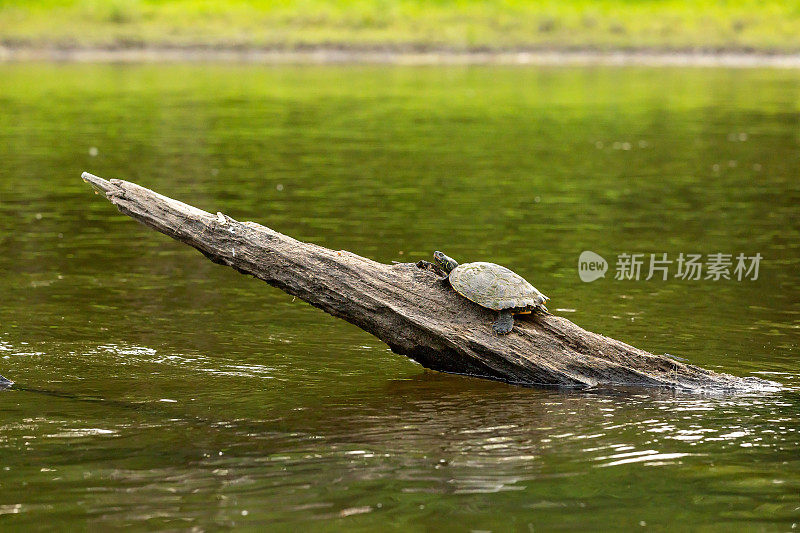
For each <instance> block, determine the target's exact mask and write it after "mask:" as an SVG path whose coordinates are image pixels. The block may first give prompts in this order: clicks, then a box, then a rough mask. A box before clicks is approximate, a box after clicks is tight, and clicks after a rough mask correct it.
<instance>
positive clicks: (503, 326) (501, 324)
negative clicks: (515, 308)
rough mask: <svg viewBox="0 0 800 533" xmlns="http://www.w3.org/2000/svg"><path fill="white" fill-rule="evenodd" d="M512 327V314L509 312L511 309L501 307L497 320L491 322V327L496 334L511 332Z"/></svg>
mask: <svg viewBox="0 0 800 533" xmlns="http://www.w3.org/2000/svg"><path fill="white" fill-rule="evenodd" d="M513 327H514V315H513V314H511V311H510V310H508V309H503V310H502V311H500V316H499V317H498V318H497V322H495V323H494V324H492V329H493V330H494V332H495V333H497V334H498V335H508V334H509V333H511V329H512V328H513Z"/></svg>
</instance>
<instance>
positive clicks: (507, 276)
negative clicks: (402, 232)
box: [424, 250, 550, 335]
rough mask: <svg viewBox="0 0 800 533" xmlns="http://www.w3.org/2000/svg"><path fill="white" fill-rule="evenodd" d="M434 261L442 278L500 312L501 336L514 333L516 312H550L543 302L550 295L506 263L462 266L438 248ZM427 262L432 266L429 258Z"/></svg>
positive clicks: (496, 326)
mask: <svg viewBox="0 0 800 533" xmlns="http://www.w3.org/2000/svg"><path fill="white" fill-rule="evenodd" d="M433 260H434V265H433V266H434V269H436V270H441V271H443V273H444V277H443V278H440V279H441V280H442V281H444V282H447V283H449V284H450V286H452V287H453V289H455V291H456V292H457V293H458V294H460V295H461V296H463V297H464V298H466V299H468V300H471V301H473V302H475V303H476V304H478V305H480V306H481V307H486V308H487V309H492V310H493V311H498V314H499V316H498V318H497V321H496V322H495V323H494V324H493V325H492V329H494V331H495V333H497V334H498V335H507V334H508V333H511V330H512V328H513V327H514V315H515V314H527V313H531V312H533V311H537V310H542V311H544V312H548V311H547V307H545V305H544V304H545V302H546V301H547V300H549V299H550V298H548V297H547V296H545V295H544V294H542V293H541V292H539V291H538V289H536V287H534V286H533V285H531V284H530V283H528V282H527V281H526V280H525V278H523V277H522V276H520V275H519V274H517V273H516V272H514V271H512V270H510V269H508V268H506V267H504V266H501V265H498V264H495V263H485V262H483V261H480V262H476V263H463V264H460V265H459V264H458V263H457V262H456V261H455V260H454V259H453V258H451V257H448V256H446V255H445V254H443V253H442V252H440V251H438V250H437V251H436V252H434V253H433ZM424 263H427V264H428V265H430V263H428V262H427V261H424Z"/></svg>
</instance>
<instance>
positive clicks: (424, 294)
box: [82, 172, 779, 392]
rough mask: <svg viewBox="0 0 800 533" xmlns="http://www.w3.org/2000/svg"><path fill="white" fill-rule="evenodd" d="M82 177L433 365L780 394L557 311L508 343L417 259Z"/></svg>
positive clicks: (189, 239)
mask: <svg viewBox="0 0 800 533" xmlns="http://www.w3.org/2000/svg"><path fill="white" fill-rule="evenodd" d="M82 178H83V179H84V180H85V181H87V182H88V183H90V184H91V185H92V186H93V187H94V188H95V189H96V190H97V191H99V192H102V193H104V194H105V196H106V198H107V199H108V200H109V201H110V202H111V203H112V204H114V205H115V206H116V207H117V208H118V209H119V210H120V211H121V212H122V213H124V214H126V215H128V216H130V217H132V218H134V219H136V220H138V221H139V222H141V223H142V224H144V225H145V226H148V227H150V228H153V229H155V230H157V231H159V232H161V233H163V234H165V235H167V236H169V237H172V238H173V239H176V240H178V241H180V242H183V243H185V244H188V245H189V246H192V247H193V248H196V249H197V250H199V251H200V252H201V253H202V254H203V255H205V256H206V257H207V258H208V259H210V260H211V261H213V262H215V263H218V264H221V265H227V266H230V267H233V268H235V269H236V270H238V271H239V272H241V273H243V274H249V275H251V276H254V277H256V278H258V279H260V280H263V281H265V282H267V283H269V284H270V285H272V286H274V287H277V288H279V289H281V290H282V291H284V292H287V293H288V294H291V295H293V296H296V297H298V298H301V299H303V300H305V301H306V302H308V303H310V304H311V305H313V306H314V307H318V308H319V309H322V310H323V311H325V312H326V313H330V314H331V315H333V316H336V317H339V318H342V319H344V320H346V321H348V322H350V323H351V324H354V325H356V326H358V327H359V328H361V329H363V330H364V331H367V332H368V333H371V334H372V335H374V336H376V337H377V338H379V339H380V340H382V341H383V342H385V343H386V344H387V345H389V347H390V348H391V350H392V351H393V352H395V353H398V354H402V355H405V356H408V357H409V358H411V359H413V360H414V361H416V362H418V363H419V364H421V365H422V366H424V367H426V368H430V369H433V370H437V371H441V372H448V373H453V374H464V375H468V376H475V377H480V378H487V379H493V380H499V381H504V382H507V383H512V384H517V385H526V386H558V387H581V388H584V387H604V386H613V387H619V386H622V387H628V386H630V387H661V388H671V389H681V390H685V391H692V392H720V391H728V392H738V391H753V390H766V389H774V388H776V387H779V385H778V384H777V383H774V382H770V381H767V380H763V379H759V378H755V377H744V378H742V377H736V376H732V375H729V374H724V373H718V372H714V371H711V370H706V369H703V368H700V367H698V366H694V365H691V364H685V363H682V362H680V361H676V360H674V359H672V358H670V357H667V356H661V355H654V354H651V353H648V352H646V351H644V350H640V349H638V348H634V347H633V346H629V345H628V344H625V343H623V342H620V341H617V340H614V339H611V338H609V337H605V336H603V335H598V334H596V333H592V332H589V331H586V330H584V329H581V328H580V327H578V326H576V325H575V324H573V323H572V322H570V321H569V320H567V319H566V318H563V317H560V316H555V315H552V314H549V313H536V314H533V315H527V318H523V316H520V317H518V320H517V321H516V323H515V327H514V330H513V331H512V333H511V334H509V335H506V336H498V335H496V334H495V333H494V332H493V331H492V328H491V324H492V322H493V321H494V320H495V318H496V316H495V313H494V312H492V311H489V310H487V309H484V308H482V307H480V306H478V305H476V304H474V303H472V302H470V301H468V300H466V299H465V298H463V297H462V296H459V295H458V294H457V293H456V292H455V291H453V290H452V289H450V288H448V287H447V286H446V285H445V284H443V283H442V282H440V281H439V280H438V278H437V276H436V275H435V274H434V273H433V272H431V271H429V270H428V269H426V268H422V267H420V266H417V264H415V263H395V264H382V263H378V262H375V261H372V260H370V259H367V258H365V257H361V256H359V255H356V254H354V253H351V252H348V251H345V250H338V251H337V250H330V249H328V248H324V247H322V246H318V245H315V244H312V243H306V242H301V241H298V240H295V239H293V238H291V237H289V236H287V235H283V234H281V233H279V232H277V231H275V230H272V229H270V228H267V227H265V226H262V225H260V224H256V223H254V222H239V221H237V220H234V219H233V218H231V217H229V216H227V215H224V214H222V213H216V214H211V213H208V212H206V211H203V210H201V209H198V208H196V207H193V206H190V205H187V204H185V203H182V202H179V201H177V200H173V199H171V198H167V197H166V196H162V195H161V194H158V193H156V192H154V191H151V190H149V189H146V188H144V187H141V186H139V185H137V184H135V183H131V182H128V181H124V180H117V179H112V180H105V179H103V178H100V177H98V176H94V175H92V174H89V173H86V172H84V173H83V175H82Z"/></svg>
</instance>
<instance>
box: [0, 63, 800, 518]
mask: <svg viewBox="0 0 800 533" xmlns="http://www.w3.org/2000/svg"><path fill="white" fill-rule="evenodd" d="M799 112H800V72H797V71H781V70H764V71H761V70H705V69H632V68H619V69H618V68H578V69H558V68H525V69H518V68H496V67H480V68H410V67H403V68H397V67H280V68H270V67H261V66H221V65H213V66H199V65H196V66H189V65H158V66H117V65H105V66H95V65H14V64H6V65H2V66H0V162H1V163H2V164H1V165H0V274H1V275H0V374H2V375H4V376H6V377H8V378H10V379H13V380H14V381H15V382H16V386H15V388H12V389H10V390H7V391H5V392H0V468H2V470H0V528H2V529H11V528H14V529H18V530H26V531H27V530H32V529H49V528H53V527H56V528H59V529H76V528H77V529H90V530H105V529H109V528H119V527H123V526H130V525H134V526H137V527H138V528H145V527H146V528H169V529H184V528H186V529H188V528H198V529H200V530H214V529H219V528H229V527H237V528H250V529H253V530H255V529H263V528H265V527H267V526H269V527H271V528H273V529H276V530H286V531H294V530H304V529H309V528H311V529H313V530H338V529H348V530H349V529H355V530H398V531H409V530H410V531H437V530H453V531H469V530H492V531H525V532H527V531H541V530H553V529H558V530H561V529H563V530H575V531H587V530H597V529H605V528H614V529H626V530H627V529H636V530H639V529H647V528H651V529H656V530H664V529H681V530H705V531H731V530H732V529H736V530H745V531H789V530H791V529H792V528H795V527H800V525H796V524H800V394H798V391H800V362H799V360H798V356H800V348H798V338H799V337H800V282H799V281H798V272H799V271H800V249H799V248H798V246H799V244H798V243H799V242H800V216H798V215H800V213H799V212H798V210H799V207H798V206H800V179H798V176H800V113H799ZM84 170H88V171H90V172H93V173H95V174H98V175H100V176H103V177H106V178H112V177H118V178H124V179H129V180H132V181H136V182H138V183H141V184H142V185H145V186H147V187H150V188H153V189H156V190H158V191H159V192H162V193H164V194H167V195H169V196H172V197H176V198H179V199H181V200H183V201H186V202H189V203H192V204H194V205H197V206H199V207H201V208H204V209H206V210H209V211H212V212H215V211H217V210H220V211H224V212H226V213H228V214H230V215H231V216H233V217H235V218H237V219H240V220H247V219H250V220H255V221H258V222H260V223H263V224H265V225H268V226H270V227H272V228H275V229H277V230H279V231H282V232H285V233H288V234H290V235H292V236H294V237H297V238H299V239H303V240H307V241H312V242H315V243H318V244H322V245H324V246H328V247H331V248H335V249H340V248H343V249H349V250H352V251H354V252H356V253H359V254H362V255H366V256H369V257H371V258H374V259H377V260H380V261H387V262H388V261H392V260H398V261H406V260H417V259H422V258H425V259H428V258H429V256H430V253H431V252H432V250H434V249H443V250H445V251H446V252H448V253H449V254H450V255H452V256H453V257H455V258H456V259H458V260H490V261H495V262H499V263H503V264H506V265H507V266H509V267H511V268H513V269H514V270H516V271H518V272H519V273H521V274H523V275H524V276H525V277H527V278H528V279H530V280H531V281H532V282H533V283H534V284H535V285H537V286H538V287H539V288H540V289H541V290H542V291H543V292H545V294H547V295H549V296H550V297H551V298H552V300H551V304H552V305H551V309H552V310H553V311H554V312H555V313H556V314H561V315H563V316H567V317H568V318H569V319H571V320H573V321H574V322H576V323H578V324H580V325H582V326H583V327H586V328H587V329H590V330H593V331H598V332H601V333H604V334H606V335H610V336H613V337H615V338H619V339H621V340H624V341H626V342H629V343H631V344H634V345H636V346H639V347H642V348H645V349H647V350H650V351H652V352H656V353H663V352H669V353H671V354H675V355H679V356H681V357H685V358H687V359H688V360H689V361H690V362H692V363H695V364H699V365H702V366H705V367H709V368H713V369H716V370H721V371H724V372H729V373H733V374H737V375H743V376H744V375H756V376H759V377H765V378H769V379H774V380H777V381H779V382H781V383H783V384H784V385H785V386H786V387H785V388H784V389H783V390H782V391H780V392H776V393H770V394H760V395H757V396H755V395H752V396H748V395H743V396H717V397H699V396H690V395H683V394H675V393H671V392H653V391H646V390H641V391H628V392H625V393H621V392H604V391H589V392H580V393H579V392H567V391H559V390H539V389H523V388H516V387H512V386H509V385H505V384H502V383H494V382H487V381H481V380H477V379H470V378H463V377H457V376H447V375H441V374H436V373H433V372H429V371H426V370H424V369H423V368H421V367H419V366H418V365H416V364H414V363H413V362H411V361H409V360H407V359H406V358H404V357H403V356H399V355H396V354H393V353H391V352H390V351H389V350H388V349H387V347H386V346H385V345H383V344H382V343H381V342H379V341H377V340H376V339H374V338H372V337H370V336H369V335H367V334H366V333H364V332H362V331H360V330H359V329H357V328H355V327H354V326H351V325H349V324H347V323H344V322H342V321H338V320H336V319H334V318H332V317H330V316H328V315H325V314H324V313H322V312H321V311H319V310H316V309H314V308H312V307H310V306H309V305H307V304H305V303H303V302H301V301H299V300H297V301H295V300H293V299H292V298H291V297H289V296H287V295H285V294H283V293H281V292H280V291H278V290H277V289H273V288H271V287H269V286H267V285H265V284H263V283H261V282H259V281H256V280H254V279H252V278H247V277H243V276H241V275H239V274H237V273H235V272H234V271H232V270H230V269H226V268H223V267H220V266H217V265H214V264H212V263H210V262H209V261H207V260H206V259H205V258H203V257H202V256H201V255H200V254H198V253H197V252H195V251H193V250H191V249H189V248H187V247H185V246H183V245H180V244H179V243H176V242H174V241H172V240H170V239H168V238H167V237H165V236H163V235H160V234H157V233H155V232H152V231H150V230H147V229H145V228H144V227H142V226H140V225H138V224H136V223H135V222H133V221H131V220H130V219H128V218H126V217H124V216H122V215H120V214H119V213H117V212H116V210H115V209H113V208H112V207H111V206H110V205H109V204H108V202H105V201H104V200H102V199H101V198H100V197H98V196H93V195H92V194H90V193H91V189H90V188H89V187H88V186H87V185H86V184H85V183H83V182H82V181H81V180H80V179H79V176H80V173H81V172H82V171H84ZM584 250H592V251H594V252H596V253H598V254H600V255H602V256H603V257H605V258H606V259H607V260H608V261H609V272H608V273H607V275H606V277H605V278H603V279H600V280H597V281H595V282H593V283H583V282H581V281H580V279H579V278H578V271H577V261H578V255H579V254H580V253H581V252H582V251H584ZM717 252H722V253H730V254H734V255H736V254H738V253H745V254H747V255H748V256H750V255H754V254H756V253H760V254H761V255H762V256H763V260H762V261H761V263H760V273H759V277H758V279H757V280H742V281H737V280H736V279H732V280H721V281H712V280H699V281H689V280H681V279H675V278H674V277H671V278H670V279H669V280H668V281H661V280H656V279H651V280H650V281H644V280H640V281H618V280H615V279H614V271H615V263H616V257H617V255H618V254H621V253H645V254H650V253H657V254H661V253H668V254H669V257H670V258H671V259H675V258H677V256H678V254H679V253H687V254H688V253H701V254H711V253H717ZM672 273H674V268H673V271H672ZM643 277H645V276H643ZM487 327H488V325H487Z"/></svg>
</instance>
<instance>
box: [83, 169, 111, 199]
mask: <svg viewBox="0 0 800 533" xmlns="http://www.w3.org/2000/svg"><path fill="white" fill-rule="evenodd" d="M81 179H82V180H83V181H85V182H86V183H88V184H89V185H91V186H92V187H93V188H94V190H95V191H97V192H102V193H104V194H105V193H108V192H111V191H112V190H114V189H116V188H117V187H115V186H114V185H113V184H112V183H111V182H110V181H108V180H104V179H103V178H101V177H100V176H95V175H94V174H89V173H88V172H84V173H83V174H81Z"/></svg>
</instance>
